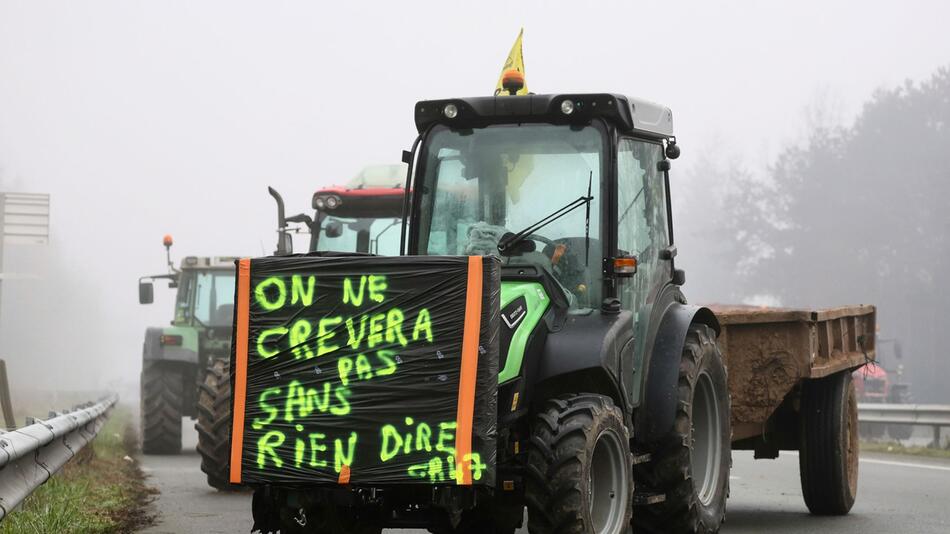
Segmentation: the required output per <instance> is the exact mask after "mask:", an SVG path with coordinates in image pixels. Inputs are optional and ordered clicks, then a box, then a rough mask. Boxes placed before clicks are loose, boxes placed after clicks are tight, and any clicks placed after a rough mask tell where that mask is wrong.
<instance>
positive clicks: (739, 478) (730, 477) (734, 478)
mask: <svg viewBox="0 0 950 534" xmlns="http://www.w3.org/2000/svg"><path fill="white" fill-rule="evenodd" d="M729 480H742V477H737V476H736V475H729Z"/></svg>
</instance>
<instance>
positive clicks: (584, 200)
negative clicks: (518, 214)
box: [498, 173, 594, 255]
mask: <svg viewBox="0 0 950 534" xmlns="http://www.w3.org/2000/svg"><path fill="white" fill-rule="evenodd" d="M591 176H593V173H591ZM591 179H593V178H591ZM590 188H591V184H590V182H588V184H587V196H581V197H578V198H577V199H575V200H572V201H570V202H568V203H567V205H565V206H563V207H561V208H559V209H557V210H556V211H555V212H554V213H552V214H550V215H548V216H547V217H545V218H543V219H541V220H540V221H538V222H536V223H534V224H532V225H530V226H528V227H527V228H525V229H524V230H521V231H520V232H518V233H516V234H512V233H508V234H505V235H504V236H503V237H502V238H501V240H499V241H498V252H500V253H501V254H502V255H505V252H506V251H508V250H510V249H511V247H512V246H514V245H515V244H517V243H520V242H521V241H524V239H525V238H526V237H528V236H529V235H531V234H533V233H534V232H536V231H538V230H540V229H541V228H544V227H545V226H547V225H549V224H551V223H552V222H554V221H556V220H558V219H560V218H561V217H563V216H565V215H567V214H568V213H570V212H572V211H574V210H576V209H577V208H579V207H581V206H587V230H586V231H587V232H589V231H590V230H589V229H590V201H591V200H594V197H593V196H591V194H590ZM588 235H589V234H588Z"/></svg>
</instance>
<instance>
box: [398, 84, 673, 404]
mask: <svg viewBox="0 0 950 534" xmlns="http://www.w3.org/2000/svg"><path fill="white" fill-rule="evenodd" d="M415 121H416V127H417V129H418V131H419V134H420V140H419V148H418V150H417V152H416V153H413V154H410V156H412V157H411V158H407V159H410V160H412V161H413V162H414V166H415V168H414V172H413V183H412V190H413V191H416V192H418V193H417V194H413V195H412V202H411V210H410V217H409V218H408V221H407V224H408V228H407V234H408V239H407V244H408V253H409V254H420V255H443V254H448V255H472V254H474V255H494V256H497V257H499V258H500V259H501V261H502V265H503V269H502V307H503V310H502V314H503V316H506V317H507V315H506V314H510V313H515V310H518V309H521V308H522V307H527V308H528V315H529V316H532V315H536V316H537V318H538V319H540V317H541V316H542V315H543V314H544V313H553V314H554V315H555V316H558V317H561V318H562V319H561V320H560V321H555V323H557V322H564V321H567V319H566V318H568V317H575V318H577V320H576V321H568V322H569V323H571V324H577V325H578V327H580V323H584V322H586V321H594V322H597V321H599V320H600V319H598V318H597V317H601V316H603V317H616V315H617V314H619V313H622V312H623V313H628V314H632V315H633V320H632V321H629V322H628V323H627V322H625V324H624V329H626V330H630V327H631V326H635V327H636V329H637V330H638V332H640V333H645V329H646V328H647V326H648V324H649V322H650V318H649V309H650V306H649V305H650V303H651V302H653V301H654V300H655V299H656V298H657V295H658V294H659V293H660V292H661V290H663V288H664V287H667V286H670V282H671V281H675V279H674V269H673V262H672V260H673V257H674V256H675V253H676V248H675V247H674V246H673V242H672V226H671V220H670V207H669V201H668V185H667V172H666V171H667V169H668V168H669V162H668V158H669V159H672V158H675V157H676V156H678V153H679V148H678V147H677V146H676V143H675V139H674V138H673V136H672V134H673V130H672V114H671V112H670V110H669V109H668V108H665V107H663V106H659V105H656V104H652V103H649V102H644V101H639V100H635V99H631V98H628V97H626V96H622V95H615V94H582V95H526V96H517V97H508V96H499V97H475V98H462V99H449V100H436V101H423V102H419V103H417V104H416V108H415ZM634 273H636V276H633V275H634ZM676 277H677V278H682V273H676ZM526 283H529V284H537V285H538V286H540V288H541V289H542V291H540V292H539V291H525V288H526V286H525V285H524V284H526ZM533 295H541V296H542V297H543V298H542V299H541V300H540V301H539V302H534V301H536V300H537V299H533V298H532V296H533ZM521 296H524V297H525V299H524V300H522V299H521V298H520V297H521ZM511 303H516V304H515V305H514V307H513V308H512V309H511V310H508V309H507V307H506V306H508V305H509V304H511ZM549 307H550V308H551V310H550V312H549V311H548V308H549ZM531 308H540V309H538V310H537V311H536V313H534V314H532V313H531V311H532V310H531ZM519 314H520V312H517V313H516V316H517V315H519ZM585 318H586V319H585ZM641 319H642V320H641ZM578 321H579V322H578ZM525 328H531V326H530V325H529V326H527V327H525ZM549 330H552V329H550V328H549ZM560 330H561V329H560V327H559V326H558V325H557V324H555V328H554V329H553V330H552V332H554V331H560ZM515 337H517V336H515ZM638 337H640V339H641V340H642V339H645V338H646V336H645V335H643V336H638ZM503 352H504V351H503ZM638 352H640V353H642V351H638ZM512 355H514V354H512ZM507 371H508V373H505V372H503V373H502V379H503V380H504V379H510V378H513V377H514V376H515V373H516V369H513V368H512V369H508V370H507ZM631 387H634V386H633V385H631ZM630 395H631V397H630V400H631V401H633V398H635V397H634V396H633V392H630Z"/></svg>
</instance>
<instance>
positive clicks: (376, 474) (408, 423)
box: [231, 256, 500, 485]
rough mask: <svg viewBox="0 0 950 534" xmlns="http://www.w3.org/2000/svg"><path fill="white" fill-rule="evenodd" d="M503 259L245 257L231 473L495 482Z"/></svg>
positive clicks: (298, 479) (287, 478) (374, 481)
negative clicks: (500, 265) (499, 324)
mask: <svg viewBox="0 0 950 534" xmlns="http://www.w3.org/2000/svg"><path fill="white" fill-rule="evenodd" d="M499 288H500V276H499V265H498V261H497V260H496V259H494V258H491V257H481V256H475V257H455V256H452V257H446V256H432V257H426V256H411V257H410V256H404V257H377V256H324V257H318V256H287V257H269V258H260V259H253V260H240V261H239V262H238V284H237V296H236V299H235V302H236V313H235V335H234V337H233V339H234V343H233V350H232V358H233V359H232V365H231V369H232V374H233V377H232V380H233V381H234V389H233V391H234V397H235V398H234V406H233V412H234V421H233V428H232V451H231V459H232V468H231V481H232V482H241V483H246V484H254V483H285V484H292V485H307V484H357V485H382V484H412V483H416V484H486V485H493V484H494V477H495V473H494V471H495V433H496V419H497V412H496V403H497V399H496V389H497V380H498V379H497V377H498V339H497V337H498V331H499V327H498V317H499V312H498V307H499Z"/></svg>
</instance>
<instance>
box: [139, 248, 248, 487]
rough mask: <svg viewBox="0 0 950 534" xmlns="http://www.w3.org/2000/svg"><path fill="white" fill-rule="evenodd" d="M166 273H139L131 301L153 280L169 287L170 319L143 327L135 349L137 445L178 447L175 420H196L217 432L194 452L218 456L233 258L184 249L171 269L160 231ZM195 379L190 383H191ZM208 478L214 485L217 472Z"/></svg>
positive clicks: (143, 299) (148, 291)
mask: <svg viewBox="0 0 950 534" xmlns="http://www.w3.org/2000/svg"><path fill="white" fill-rule="evenodd" d="M164 244H165V250H166V254H167V256H168V270H169V272H168V273H166V274H159V275H151V276H145V277H142V278H141V279H139V303H141V304H151V303H152V301H153V300H154V286H153V281H154V280H168V287H170V288H172V289H176V290H177V293H176V297H175V316H174V318H173V319H172V321H171V326H165V327H151V328H148V329H147V330H146V331H145V344H144V348H143V353H142V375H141V409H142V419H141V421H142V450H143V452H145V453H146V454H178V453H179V452H181V419H182V417H185V416H187V417H191V418H198V419H199V430H200V429H202V428H205V429H212V433H213V434H215V435H217V436H222V437H223V438H224V441H223V442H220V441H219V442H218V443H217V446H215V447H207V441H206V440H205V442H203V443H202V445H203V446H204V447H201V453H202V456H204V457H205V458H209V457H210V458H214V459H216V460H219V461H223V462H226V461H227V458H226V454H227V439H226V438H227V429H226V426H227V421H228V416H229V415H230V408H229V407H228V401H229V400H230V393H229V392H230V383H229V381H228V358H229V355H230V343H231V335H230V334H231V325H232V322H233V320H234V257H196V256H188V257H186V258H184V259H183V260H182V261H181V265H180V267H179V268H177V269H176V268H175V267H174V265H173V263H172V261H171V246H172V239H171V236H165V240H164ZM196 384H197V385H198V387H195V386H196ZM209 481H210V482H211V483H212V485H213V486H215V487H222V486H223V485H224V481H225V479H221V480H217V479H215V480H211V479H210V476H209Z"/></svg>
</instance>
